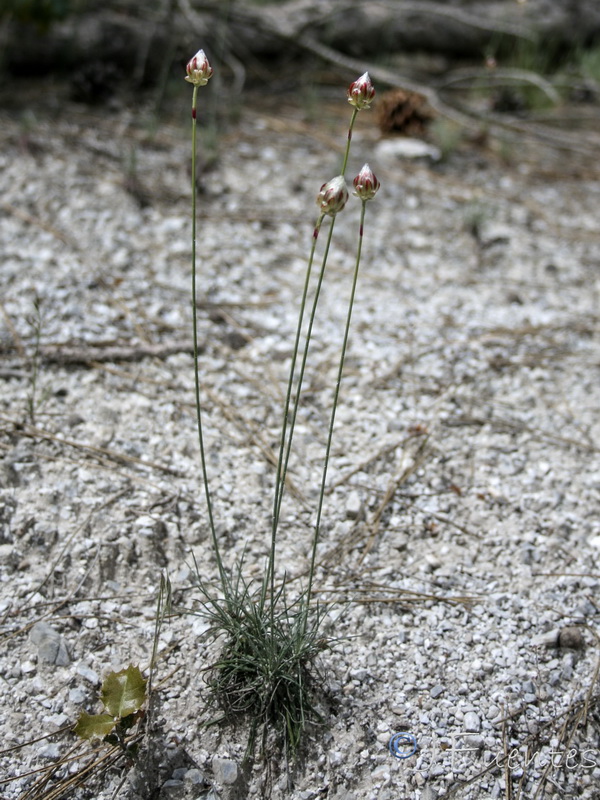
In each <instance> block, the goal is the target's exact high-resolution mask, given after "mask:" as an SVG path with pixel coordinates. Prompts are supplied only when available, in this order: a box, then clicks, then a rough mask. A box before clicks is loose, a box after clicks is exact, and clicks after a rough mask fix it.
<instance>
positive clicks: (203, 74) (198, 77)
mask: <svg viewBox="0 0 600 800" xmlns="http://www.w3.org/2000/svg"><path fill="white" fill-rule="evenodd" d="M185 71H186V72H187V75H186V78H185V79H186V81H189V82H190V83H193V84H194V86H206V84H207V83H208V81H209V78H210V77H211V75H212V74H213V68H212V67H211V65H210V63H209V61H208V58H207V57H206V53H205V52H204V50H198V52H197V53H196V55H195V56H194V57H193V58H190V60H189V61H188V63H187V66H186V68H185Z"/></svg>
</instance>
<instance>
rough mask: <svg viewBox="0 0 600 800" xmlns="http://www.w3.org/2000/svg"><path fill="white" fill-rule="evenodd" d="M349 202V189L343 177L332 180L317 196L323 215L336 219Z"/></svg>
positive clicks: (324, 185) (339, 176)
mask: <svg viewBox="0 0 600 800" xmlns="http://www.w3.org/2000/svg"><path fill="white" fill-rule="evenodd" d="M347 202H348V187H347V186H346V181H345V179H344V176H343V175H338V176H337V177H336V178H332V179H331V180H330V181H327V183H324V184H323V186H321V190H320V192H319V194H318V196H317V205H318V206H319V208H320V209H321V213H322V214H329V216H330V217H335V215H336V214H337V213H338V211H341V210H342V209H343V207H344V206H345V205H346V203H347Z"/></svg>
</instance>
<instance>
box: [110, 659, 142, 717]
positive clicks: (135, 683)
mask: <svg viewBox="0 0 600 800" xmlns="http://www.w3.org/2000/svg"><path fill="white" fill-rule="evenodd" d="M145 700H146V681H145V680H144V677H143V676H142V673H141V672H140V668H139V667H133V666H131V664H130V665H129V666H128V667H127V668H126V669H122V670H121V671H120V672H111V673H110V674H109V675H107V676H106V678H105V680H104V683H103V684H102V702H103V703H104V706H105V708H106V710H107V711H108V712H109V713H110V714H112V715H113V717H118V718H119V719H122V718H123V717H127V716H129V715H130V714H135V712H136V711H139V709H140V708H141V707H142V706H143V705H144V701H145Z"/></svg>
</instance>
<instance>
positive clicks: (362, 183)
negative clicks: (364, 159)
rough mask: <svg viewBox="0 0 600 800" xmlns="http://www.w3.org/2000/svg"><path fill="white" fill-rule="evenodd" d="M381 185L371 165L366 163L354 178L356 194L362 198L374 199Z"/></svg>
mask: <svg viewBox="0 0 600 800" xmlns="http://www.w3.org/2000/svg"><path fill="white" fill-rule="evenodd" d="M380 185H381V184H380V183H379V181H378V180H377V178H376V177H375V173H374V172H373V170H372V169H371V167H370V166H369V165H368V164H365V165H364V167H363V168H362V169H361V171H360V172H359V173H358V175H357V176H356V178H354V190H355V191H354V194H355V195H356V196H357V197H360V199H361V200H372V199H373V197H375V195H376V194H377V191H378V190H379V187H380Z"/></svg>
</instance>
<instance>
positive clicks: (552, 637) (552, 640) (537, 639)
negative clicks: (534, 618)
mask: <svg viewBox="0 0 600 800" xmlns="http://www.w3.org/2000/svg"><path fill="white" fill-rule="evenodd" d="M559 633H560V632H559V631H558V630H557V629H553V630H551V631H546V633H540V634H538V635H537V636H534V637H533V638H532V639H531V645H532V647H558V637H559Z"/></svg>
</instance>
